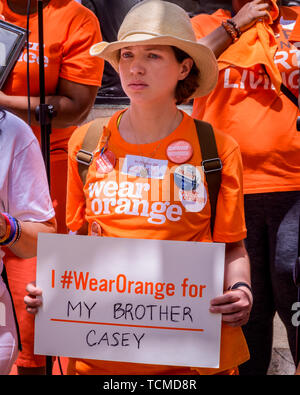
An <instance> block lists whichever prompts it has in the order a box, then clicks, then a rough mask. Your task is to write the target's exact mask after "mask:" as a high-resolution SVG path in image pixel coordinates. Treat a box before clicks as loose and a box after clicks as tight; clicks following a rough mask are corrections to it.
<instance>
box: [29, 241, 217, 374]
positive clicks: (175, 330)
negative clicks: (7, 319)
mask: <svg viewBox="0 0 300 395" xmlns="http://www.w3.org/2000/svg"><path fill="white" fill-rule="evenodd" d="M224 255H225V245H224V244H215V243H199V242H191V241H190V242H183V241H166V240H144V239H121V238H110V237H87V236H76V235H57V234H39V239H38V259H37V285H38V286H39V287H41V288H42V290H43V306H42V307H41V308H40V310H39V312H38V314H37V316H36V319H35V354H42V355H56V356H66V357H73V358H88V359H98V360H107V361H119V362H135V363H146V364H161V365H175V366H176V365H177V366H198V367H200V366H201V367H212V368H217V367H218V366H219V358H220V338H221V315H220V314H211V313H210V312H209V304H210V300H211V299H212V298H214V297H216V296H218V295H221V294H222V293H223V278H224Z"/></svg>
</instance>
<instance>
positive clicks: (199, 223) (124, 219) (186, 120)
mask: <svg viewBox="0 0 300 395" xmlns="http://www.w3.org/2000/svg"><path fill="white" fill-rule="evenodd" d="M120 114H121V112H118V113H116V114H115V115H114V116H113V117H112V118H111V120H110V122H109V124H108V130H109V131H110V132H111V136H110V138H109V141H108V148H107V150H108V151H106V152H112V153H113V154H114V155H115V157H116V164H115V167H114V169H112V171H110V172H109V173H106V174H103V173H102V171H103V170H102V169H103V168H105V166H104V167H103V162H102V161H101V158H100V156H99V154H96V156H95V158H94V160H93V163H92V164H91V165H90V168H89V172H88V175H87V179H86V184H85V186H84V188H83V185H82V181H81V179H80V177H79V174H78V164H77V162H76V160H75V157H76V153H77V152H78V150H79V149H80V147H81V145H82V141H83V137H84V135H85V133H86V131H87V129H88V127H89V125H90V124H86V125H84V126H82V127H80V128H78V129H77V130H76V131H75V132H74V134H73V135H72V137H71V139H70V142H69V164H68V165H69V168H68V194H67V214H66V215H67V225H68V227H69V228H70V229H71V230H72V231H76V230H78V229H79V228H80V227H81V226H82V224H83V222H84V221H86V220H87V221H88V223H89V234H91V232H93V234H95V233H94V232H95V229H96V232H98V233H99V234H101V235H102V236H104V237H124V238H141V237H142V238H147V239H160V240H183V241H189V240H192V241H206V242H210V241H212V237H211V234H210V204H209V200H208V199H207V185H206V180H205V177H204V174H203V171H202V168H201V166H200V163H201V152H200V147H199V143H198V137H197V132H196V128H195V125H194V121H193V119H192V118H191V117H189V116H188V115H187V114H185V113H184V117H183V120H182V122H181V124H180V125H179V126H178V128H177V129H176V130H174V131H173V132H172V133H171V134H170V135H169V136H167V137H166V138H164V139H162V140H160V141H158V142H155V143H151V144H143V145H135V144H130V143H128V142H126V141H124V140H123V138H122V137H121V135H120V133H119V131H118V127H117V119H118V117H119V115H120ZM215 135H216V142H217V147H218V152H219V156H220V158H221V160H222V163H223V170H222V184H221V188H220V193H219V197H218V204H217V215H216V222H215V230H214V237H213V239H214V241H215V242H224V243H226V242H235V241H238V240H242V239H244V238H245V237H246V229H245V223H244V211H243V208H244V207H243V195H242V165H241V157H240V153H239V148H238V145H237V143H236V142H235V141H234V140H233V139H232V138H231V137H229V136H227V135H225V134H223V133H221V132H219V131H215ZM182 139H184V140H185V141H186V142H187V143H188V144H190V146H191V147H193V156H192V157H191V159H190V160H188V161H187V163H186V164H184V165H180V164H175V163H172V162H170V161H169V160H168V158H167V156H166V149H167V148H168V147H169V146H170V144H172V143H173V142H175V141H177V140H182ZM101 144H102V143H101V142H100V143H99V145H98V148H97V149H99V148H101ZM107 155H108V157H109V154H107ZM183 168H185V169H186V170H184V172H186V173H187V174H190V175H192V174H193V175H194V191H193V190H191V188H190V187H189V186H188V184H189V182H190V180H191V178H190V179H187V180H186V181H184V182H186V183H187V184H185V185H186V187H184V188H182V178H181V176H180V175H181V174H182V171H183ZM145 169H146V171H148V174H149V178H147V177H146V176H145V173H143V171H144V172H145ZM145 177H146V178H145ZM189 185H191V184H189ZM183 189H184V190H183ZM221 344H222V345H221V364H220V369H198V368H197V369H196V370H195V368H194V370H193V369H192V370H191V369H186V368H178V367H171V366H157V365H156V366H155V365H144V364H130V363H120V362H105V361H90V360H89V361H83V360H76V361H75V362H74V361H73V369H75V371H76V372H80V373H81V374H93V373H98V374H99V373H101V374H116V373H120V374H121V373H122V374H176V372H177V373H180V372H181V374H184V372H187V373H186V374H192V372H193V371H194V372H198V373H215V372H217V371H220V370H225V369H229V368H232V367H234V366H236V365H238V364H240V363H242V362H244V361H245V360H247V359H248V349H247V346H246V343H245V340H244V337H243V334H242V331H241V329H240V328H232V327H229V326H226V325H223V327H222V340H221Z"/></svg>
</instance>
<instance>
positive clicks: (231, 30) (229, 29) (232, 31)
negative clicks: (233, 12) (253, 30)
mask: <svg viewBox="0 0 300 395" xmlns="http://www.w3.org/2000/svg"><path fill="white" fill-rule="evenodd" d="M229 21H230V19H228V20H227V21H223V22H222V26H223V28H224V29H225V31H226V33H227V34H228V35H229V36H230V38H231V40H232V42H235V41H237V40H238V39H239V37H240V36H239V32H240V30H239V29H238V30H239V32H238V30H237V29H236V28H235V26H234V25H233V24H232V23H230V22H229Z"/></svg>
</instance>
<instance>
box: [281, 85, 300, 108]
mask: <svg viewBox="0 0 300 395" xmlns="http://www.w3.org/2000/svg"><path fill="white" fill-rule="evenodd" d="M280 90H281V92H282V93H283V94H284V95H285V96H286V97H287V98H288V99H290V101H291V102H292V103H293V104H295V106H296V107H298V98H297V97H296V96H295V95H294V94H293V92H291V91H290V90H289V88H288V87H287V86H285V85H284V84H281V86H280Z"/></svg>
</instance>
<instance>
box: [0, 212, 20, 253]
mask: <svg viewBox="0 0 300 395" xmlns="http://www.w3.org/2000/svg"><path fill="white" fill-rule="evenodd" d="M1 215H2V216H3V217H4V219H5V222H6V233H5V235H4V236H3V237H2V238H1V239H0V246H6V247H10V246H12V245H13V244H14V243H15V242H16V241H18V240H19V239H20V236H21V225H20V223H19V221H18V220H17V219H16V218H14V217H12V216H11V215H9V214H7V213H1Z"/></svg>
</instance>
